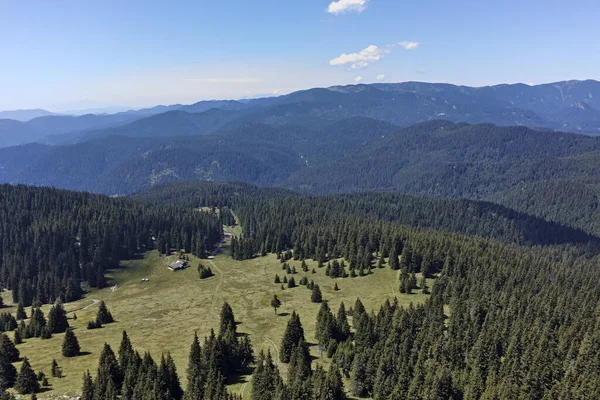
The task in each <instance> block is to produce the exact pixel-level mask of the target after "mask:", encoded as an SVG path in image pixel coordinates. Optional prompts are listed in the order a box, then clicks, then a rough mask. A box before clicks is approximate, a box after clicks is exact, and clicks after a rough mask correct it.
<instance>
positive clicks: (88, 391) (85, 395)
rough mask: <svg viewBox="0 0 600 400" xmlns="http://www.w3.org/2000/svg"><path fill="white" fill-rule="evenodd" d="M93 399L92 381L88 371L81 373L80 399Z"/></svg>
mask: <svg viewBox="0 0 600 400" xmlns="http://www.w3.org/2000/svg"><path fill="white" fill-rule="evenodd" d="M93 399H94V381H93V380H92V375H90V371H86V372H84V373H83V385H82V388H81V400H93Z"/></svg>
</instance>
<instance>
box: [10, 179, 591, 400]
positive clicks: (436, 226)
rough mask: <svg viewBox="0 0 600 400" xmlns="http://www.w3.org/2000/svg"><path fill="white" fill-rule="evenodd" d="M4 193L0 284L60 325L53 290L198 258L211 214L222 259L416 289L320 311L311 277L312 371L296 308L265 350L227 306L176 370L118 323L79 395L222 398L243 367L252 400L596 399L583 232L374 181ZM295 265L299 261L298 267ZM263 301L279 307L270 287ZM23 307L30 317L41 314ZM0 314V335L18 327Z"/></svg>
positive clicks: (71, 292) (64, 296) (587, 239)
mask: <svg viewBox="0 0 600 400" xmlns="http://www.w3.org/2000/svg"><path fill="white" fill-rule="evenodd" d="M1 189H2V191H1V195H2V205H3V207H2V213H3V214H2V219H1V221H2V236H3V247H2V269H1V272H2V275H1V276H2V284H3V285H4V286H5V287H8V288H10V289H12V290H13V293H16V294H15V295H14V299H13V300H14V302H20V303H21V304H22V305H29V304H32V303H35V302H37V303H47V302H54V301H57V300H58V302H57V305H56V306H55V307H54V308H53V311H52V313H53V314H52V315H53V317H52V318H53V323H52V327H53V328H52V329H53V332H57V331H63V332H64V331H66V332H67V336H69V335H72V332H71V330H70V328H69V327H68V323H66V325H65V322H66V320H64V319H63V318H62V317H60V316H62V315H63V313H64V311H61V307H62V306H61V302H62V301H66V302H68V301H71V300H74V299H77V298H78V297H80V296H82V295H83V294H84V293H83V289H82V285H81V283H82V282H89V284H90V285H92V286H101V285H102V284H104V282H105V281H104V279H103V276H104V275H103V273H104V272H105V271H106V270H107V269H109V268H112V267H114V266H115V265H117V264H118V262H119V261H120V260H123V259H127V258H130V257H132V256H134V255H135V254H136V253H140V252H144V251H146V250H150V249H158V250H159V251H160V252H162V253H167V252H171V251H179V250H182V251H184V252H188V253H193V254H196V255H198V256H205V255H208V251H209V250H210V249H211V248H212V247H213V246H214V245H215V244H216V243H217V242H219V241H220V240H221V238H222V235H223V233H222V225H223V224H226V225H229V224H235V223H238V222H239V224H240V225H241V226H242V228H243V231H242V234H241V235H238V236H236V237H233V238H232V239H231V256H232V257H233V258H234V259H237V260H245V259H252V258H258V257H261V256H262V255H265V254H268V253H276V254H277V257H278V258H279V259H280V260H281V263H282V265H283V269H284V270H286V271H287V272H288V274H290V273H291V274H292V275H293V273H294V272H293V271H292V270H291V267H290V265H289V264H288V262H291V261H298V262H299V263H300V262H302V261H304V260H314V261H316V262H318V264H319V266H322V267H324V268H325V270H326V274H327V275H328V276H330V277H331V278H337V279H342V280H341V281H338V282H341V284H340V285H341V286H342V287H343V282H344V281H343V280H344V279H364V278H363V277H365V276H368V275H370V274H377V271H378V270H379V269H382V268H387V269H392V270H396V271H398V276H399V281H398V284H397V293H403V294H410V293H411V292H412V291H414V290H415V289H417V288H419V289H423V291H424V292H425V290H427V291H428V293H430V295H429V297H428V299H427V300H426V301H425V303H424V304H419V305H410V306H408V307H406V306H400V305H399V304H398V303H397V302H396V301H388V300H384V299H382V305H381V306H380V308H378V309H376V310H368V309H366V308H365V307H364V306H363V304H362V302H361V300H360V298H359V299H356V302H355V303H354V304H345V305H344V304H343V303H342V305H340V307H339V309H331V308H330V307H329V305H328V302H327V301H323V298H322V294H321V291H320V289H319V287H318V285H314V284H313V285H312V295H311V296H310V300H312V301H313V302H314V303H318V304H320V306H319V307H320V309H319V311H318V313H317V314H316V315H314V316H313V318H314V320H315V322H316V333H315V338H316V340H317V342H318V343H316V344H314V345H316V346H318V349H319V351H321V352H322V354H323V356H324V357H327V359H328V360H330V362H329V365H330V366H329V367H328V368H326V369H324V368H323V367H322V364H321V363H315V362H314V361H313V359H312V358H311V354H310V350H309V346H310V344H309V343H308V342H307V338H306V337H305V334H304V329H303V321H301V320H300V317H299V316H298V315H297V314H295V313H292V315H291V317H290V318H289V320H288V323H287V327H286V331H285V334H284V336H283V337H281V338H276V339H277V340H278V341H279V340H280V341H281V346H280V348H279V349H280V350H279V353H278V354H272V353H271V352H270V351H269V352H265V351H256V349H255V348H253V345H252V343H251V338H249V337H248V336H245V335H243V334H239V333H238V332H237V328H236V325H237V322H236V320H235V317H234V310H232V308H231V307H230V306H229V304H227V303H225V304H224V305H223V307H222V309H221V318H220V326H218V327H214V330H213V331H212V333H211V334H210V335H209V336H208V337H206V338H205V339H204V340H201V339H200V338H198V337H197V336H196V337H194V338H190V340H192V342H191V347H190V352H189V362H188V367H187V369H186V371H176V368H175V365H174V362H173V360H172V358H171V356H170V355H169V354H164V355H163V356H162V358H161V360H160V362H157V361H155V360H154V359H153V358H152V355H150V354H149V353H146V354H144V355H141V354H139V353H138V352H136V350H135V348H134V347H133V345H132V343H131V341H130V340H129V339H128V337H127V334H126V333H123V341H122V343H121V346H120V348H119V349H118V351H115V350H113V349H111V348H110V346H108V345H106V346H105V347H104V349H103V350H102V351H101V353H100V357H99V367H98V370H97V371H90V372H87V373H86V374H85V375H84V376H83V380H82V398H83V399H98V398H103V399H117V398H123V399H138V398H152V399H181V398H185V399H236V398H237V397H236V395H235V394H232V393H230V392H229V391H228V389H227V383H228V382H230V381H231V380H232V379H235V377H236V376H239V375H240V374H252V394H251V396H252V398H253V399H257V400H258V399H261V400H263V399H265V400H267V399H289V400H300V399H315V400H316V399H332V400H333V399H345V398H348V397H356V398H363V397H368V398H373V399H513V398H523V399H525V398H527V399H538V398H548V399H564V398H597V397H600V389H598V388H599V387H600V386H598V385H597V382H599V381H600V369H598V367H597V360H598V359H599V358H600V322H598V321H600V316H599V314H598V313H599V310H600V291H598V289H597V282H599V281H600V269H599V268H598V266H599V262H600V258H599V256H598V254H599V253H598V238H597V237H595V236H593V235H591V234H588V233H585V232H583V231H580V230H577V229H574V228H571V227H568V226H564V225H560V224H558V223H549V222H548V221H545V220H543V219H541V218H536V217H531V216H529V215H526V214H522V213H519V212H516V211H513V210H511V209H508V208H504V207H502V206H498V205H492V204H489V203H481V202H475V201H463V200H443V199H428V198H421V197H412V196H405V195H397V194H389V193H384V194H380V193H367V194H353V195H345V196H344V195H336V196H305V195H298V194H295V193H292V192H288V191H285V190H281V189H268V188H258V187H254V186H250V185H246V184H229V183H224V184H213V183H181V184H170V185H166V186H161V187H157V188H155V189H153V190H150V191H147V192H143V193H140V194H138V195H136V196H133V198H118V199H115V198H109V197H104V196H98V195H90V194H85V193H76V192H68V191H60V190H55V189H48V188H30V187H24V186H7V185H5V186H2V188H1ZM184 194H185V195H184ZM198 207H205V210H207V211H199V210H198ZM216 209H219V210H220V211H219V212H218V213H217V212H216V211H211V210H216ZM340 259H341V261H340ZM294 268H295V267H294ZM301 269H302V270H303V272H308V267H307V266H306V263H302V266H301ZM417 276H421V277H423V279H422V281H418V280H417ZM278 278H279V276H277V277H276V279H275V281H276V282H277V280H278ZM425 278H428V279H430V280H433V284H432V285H431V287H425V286H426V285H427V282H426V280H425ZM291 279H294V278H293V277H292V278H290V280H288V281H287V282H286V281H285V280H284V283H287V287H288V288H292V287H293V286H292V285H291V284H290V282H291ZM300 285H307V286H309V285H311V284H309V283H308V282H307V281H301V282H300ZM294 286H295V283H294ZM336 290H338V285H337V282H336ZM307 301H309V299H308V298H307ZM269 305H270V307H272V308H273V309H274V310H275V314H276V315H277V308H278V307H280V306H281V301H280V300H279V299H278V298H277V296H271V297H270V298H269ZM36 310H37V309H36ZM36 310H34V315H32V318H31V321H36V320H37V319H40V318H42V319H43V318H44V316H43V314H41V312H39V313H38V311H36ZM4 319H5V321H4V330H7V331H10V330H14V329H17V330H20V328H18V324H17V322H16V320H14V319H12V318H11V317H5V318H4ZM111 320H112V316H111ZM104 323H106V321H105V322H104ZM30 326H31V323H30ZM34 326H35V325H34ZM24 332H26V331H24ZM40 334H41V335H43V334H44V331H43V330H42V331H41V333H40ZM69 337H71V336H69ZM63 346H64V347H63V352H64V354H67V356H71V355H74V356H76V355H77V353H78V351H79V345H78V344H77V343H76V339H73V338H71V339H70V341H68V340H67V339H65V344H64V345H63ZM6 349H7V350H2V352H1V354H2V357H0V358H1V359H3V360H5V361H3V362H4V364H2V363H0V364H1V365H2V366H3V368H6V370H7V371H9V372H10V376H13V377H18V376H23V377H25V376H27V374H29V372H28V371H25V372H22V373H20V374H16V372H15V374H13V372H14V371H12V370H11V369H10V367H8V364H10V362H8V364H7V360H9V359H8V354H12V356H11V357H13V359H14V357H15V354H14V351H13V350H11V349H12V347H11V346H8V345H7V347H6ZM154 356H156V355H154ZM17 357H18V355H17ZM279 362H281V363H282V364H284V365H285V368H284V370H285V372H284V371H283V370H281V368H280V367H278V364H279ZM5 364H6V365H5ZM24 368H25V367H24ZM32 373H33V372H32ZM183 374H185V382H186V384H185V385H183V384H182V383H181V382H182V377H183V376H184V375H183ZM23 379H25V378H23ZM14 385H17V386H16V387H19V386H18V382H17V381H16V380H15V379H13V378H10V379H9V380H8V381H6V383H4V386H5V387H12V386H14ZM21 385H25V383H21ZM24 390H25V389H24ZM27 390H29V389H27ZM31 390H32V391H36V389H35V388H33V389H31Z"/></svg>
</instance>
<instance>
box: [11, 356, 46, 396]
mask: <svg viewBox="0 0 600 400" xmlns="http://www.w3.org/2000/svg"><path fill="white" fill-rule="evenodd" d="M15 389H16V390H17V392H19V393H20V394H32V393H37V392H39V391H40V383H39V382H38V380H37V376H36V375H35V372H34V371H33V369H32V368H31V364H30V363H29V360H28V359H27V358H24V359H23V363H22V364H21V369H20V370H19V375H18V376H17V380H16V382H15Z"/></svg>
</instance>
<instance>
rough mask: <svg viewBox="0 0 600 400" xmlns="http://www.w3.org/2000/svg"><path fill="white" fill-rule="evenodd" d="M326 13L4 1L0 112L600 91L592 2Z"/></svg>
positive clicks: (311, 5)
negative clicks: (379, 89) (582, 84)
mask: <svg viewBox="0 0 600 400" xmlns="http://www.w3.org/2000/svg"><path fill="white" fill-rule="evenodd" d="M330 3H332V1H331V0H228V1H224V0H221V1H214V0H212V1H207V0H192V1H176V0H173V1H168V2H167V1H152V0H145V1H137V0H127V1H122V0H120V1H113V0H103V1H91V0H90V1H81V0H77V1H71V0H58V1H35V0H27V1H19V0H0V54H1V57H0V94H1V95H0V110H2V109H16V108H34V107H42V108H47V109H51V110H53V111H61V110H68V109H80V108H90V107H94V108H95V107H102V106H108V105H122V106H131V107H143V106H150V105H154V104H172V103H192V102H195V101H198V100H203V99H217V98H240V97H246V96H255V95H266V94H280V93H287V92H290V91H293V90H297V89H305V88H309V87H316V86H330V85H336V84H352V83H355V82H358V81H360V82H362V83H370V82H376V81H377V79H378V78H379V80H381V81H384V82H399V81H408V80H418V81H427V82H450V83H456V84H465V85H474V86H481V85H488V84H496V83H504V82H508V83H511V82H525V83H545V82H552V81H558V80H566V79H598V80H600V24H599V23H598V21H600V3H598V1H597V0H571V1H564V0H561V1H558V0H545V1H542V0H520V1H516V0H503V1H495V0H478V1H475V0H454V1H448V0H420V1H404V0H368V1H366V0H339V1H338V2H334V3H335V4H333V5H331V6H330ZM329 11H335V12H329ZM365 49H367V50H366V51H365ZM335 60H337V61H335ZM332 64H333V65H332Z"/></svg>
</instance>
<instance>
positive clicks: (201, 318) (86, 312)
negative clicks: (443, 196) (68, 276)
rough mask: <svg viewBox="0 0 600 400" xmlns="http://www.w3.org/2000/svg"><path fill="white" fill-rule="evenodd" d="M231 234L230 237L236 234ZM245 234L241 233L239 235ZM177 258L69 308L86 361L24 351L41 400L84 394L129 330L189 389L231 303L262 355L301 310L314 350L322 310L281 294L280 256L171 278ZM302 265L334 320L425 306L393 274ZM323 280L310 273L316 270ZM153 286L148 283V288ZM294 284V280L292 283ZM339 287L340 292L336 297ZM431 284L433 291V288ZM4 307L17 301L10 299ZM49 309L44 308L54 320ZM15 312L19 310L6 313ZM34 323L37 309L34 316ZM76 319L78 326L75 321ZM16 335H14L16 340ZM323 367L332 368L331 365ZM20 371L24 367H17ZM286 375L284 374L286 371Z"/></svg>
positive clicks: (139, 264)
mask: <svg viewBox="0 0 600 400" xmlns="http://www.w3.org/2000/svg"><path fill="white" fill-rule="evenodd" d="M230 231H231V230H230ZM235 233H238V232H235ZM175 259H176V257H175V256H169V257H164V256H160V255H159V254H158V252H156V251H152V252H149V253H147V254H145V255H144V256H143V257H142V258H140V259H136V260H128V261H125V262H123V263H122V269H119V270H115V271H111V273H110V274H109V275H108V276H109V287H107V288H105V289H102V290H94V291H91V292H90V293H88V294H87V296H86V297H85V298H84V299H82V300H79V301H77V302H73V303H68V304H66V305H65V308H66V310H67V311H68V312H69V317H70V318H71V319H69V323H70V324H71V326H73V327H74V328H75V334H76V336H77V338H78V339H79V343H80V345H81V350H82V352H84V355H81V356H78V357H74V358H65V357H63V356H62V354H61V345H62V341H63V336H64V334H57V335H54V336H53V337H52V338H51V339H48V340H42V339H39V338H33V339H27V340H25V342H24V343H23V344H21V345H19V346H17V347H18V349H19V351H20V352H21V356H22V357H27V358H28V359H29V360H30V362H31V364H32V366H33V368H34V369H35V371H36V372H37V371H43V372H44V373H46V375H47V376H48V377H49V380H50V383H51V385H52V386H51V388H50V390H48V391H46V392H44V393H41V394H40V395H39V396H38V398H57V397H60V396H63V395H67V396H72V395H75V394H77V393H78V392H79V391H80V389H81V378H82V375H83V373H84V371H86V370H88V369H89V370H90V371H91V372H92V375H95V373H96V367H97V363H98V357H99V352H100V350H101V349H102V346H103V344H104V343H105V342H106V343H108V344H110V345H111V346H112V348H113V350H114V351H115V353H116V352H117V350H118V347H119V343H120V340H121V334H122V331H123V330H126V331H127V333H128V335H129V337H130V338H131V340H132V342H133V345H134V347H135V348H136V349H137V350H138V351H139V352H140V353H143V352H146V351H148V352H150V353H151V354H152V356H153V357H154V359H155V360H156V361H157V362H158V361H159V360H160V356H161V353H166V352H171V354H172V356H173V358H174V360H175V362H176V365H177V369H178V372H179V375H180V378H181V380H182V385H184V388H185V371H186V365H187V356H188V351H189V347H190V344H191V342H192V339H193V335H194V331H197V332H198V335H199V336H200V338H201V341H202V339H203V337H204V336H206V335H208V334H209V333H210V330H211V328H215V329H218V324H219V313H220V310H221V306H222V304H223V302H224V301H227V302H229V304H230V305H231V307H232V308H233V311H234V313H235V317H236V320H237V321H239V322H240V325H239V326H238V331H240V332H243V333H247V334H249V335H250V339H251V341H252V344H253V346H254V349H255V353H258V352H259V351H260V349H264V350H267V349H270V350H271V352H273V353H277V352H278V348H279V345H280V343H281V338H282V336H283V332H284V330H285V326H286V322H287V319H288V318H289V316H288V315H289V313H291V312H292V310H295V311H296V312H298V313H299V314H300V319H301V321H302V324H303V326H304V329H305V332H306V339H307V341H309V342H312V343H315V342H316V341H315V339H314V333H315V322H316V315H317V312H318V310H319V307H320V304H315V303H312V302H311V301H310V296H311V291H310V290H308V289H307V288H306V287H305V286H298V287H296V288H293V289H288V288H287V287H286V288H285V290H282V289H281V285H280V284H274V283H273V280H274V278H275V274H279V276H280V277H281V279H283V276H285V271H284V270H282V269H281V263H280V261H279V260H277V258H276V256H275V255H273V254H271V255H267V256H266V257H260V258H256V259H252V260H246V261H235V260H233V259H232V258H231V257H230V256H229V245H228V243H225V245H224V246H223V247H222V248H221V251H220V252H219V254H217V255H216V257H215V258H214V260H202V261H201V260H199V259H196V258H193V257H190V260H191V262H190V263H191V268H188V269H186V270H184V271H178V272H172V271H171V270H169V269H168V268H167V265H168V264H169V263H170V262H172V261H174V260H175ZM199 262H202V263H203V264H205V265H208V266H210V267H211V269H212V271H213V273H214V274H215V276H213V277H211V278H208V279H205V280H200V279H199V276H198V272H197V270H196V267H197V265H198V263H199ZM300 263H301V262H300V261H293V260H292V261H290V262H289V264H290V265H291V266H295V267H296V270H297V271H298V273H297V274H296V275H295V276H294V279H295V280H296V283H298V282H299V281H300V279H301V278H302V276H304V275H307V277H308V279H309V281H310V280H311V279H312V280H314V282H315V283H317V284H319V286H320V287H321V291H322V293H323V298H324V300H327V301H329V305H330V307H331V309H332V310H333V311H334V313H335V312H336V311H337V308H338V306H339V304H340V303H341V302H344V303H345V304H346V308H347V309H348V308H350V307H352V306H353V305H354V301H355V300H356V298H357V297H360V299H361V300H362V301H363V303H364V305H365V307H366V308H367V310H377V309H378V308H379V306H380V305H381V304H382V303H383V302H384V301H385V300H386V299H390V300H393V298H394V297H397V298H398V300H399V302H400V304H403V305H408V304H410V303H411V302H413V303H419V302H423V301H424V300H425V298H426V295H424V294H421V293H419V291H416V293H415V294H412V295H405V294H400V293H399V290H398V272H397V271H392V270H390V269H389V268H382V269H377V268H374V269H373V274H371V275H369V276H364V277H356V278H344V279H342V278H339V279H335V280H334V279H331V278H329V277H328V276H326V275H325V268H317V263H316V262H314V261H312V260H308V261H307V263H308V266H309V272H308V273H304V272H302V269H301V268H300ZM313 268H314V269H315V270H316V273H315V274H313V273H311V270H312V269H313ZM142 278H148V279H149V281H148V282H142ZM288 278H289V276H288ZM336 281H337V283H338V286H339V289H340V290H339V291H334V290H333V288H334V285H335V282H336ZM431 283H432V282H430V286H431ZM273 294H277V295H278V296H279V298H280V299H281V301H282V306H281V308H280V309H279V310H278V314H277V315H276V314H275V313H274V310H273V308H271V306H270V302H271V298H272V297H273ZM3 297H4V299H5V300H7V303H8V300H9V299H10V294H9V293H7V292H5V293H4V296H3ZM99 300H104V301H105V302H106V304H107V306H108V309H109V310H110V311H111V313H112V314H113V316H114V318H115V320H116V322H115V323H113V324H109V325H106V326H104V327H103V328H102V329H96V330H87V329H86V325H87V322H88V321H90V320H92V319H94V318H95V315H96V311H97V304H98V302H99ZM48 309H49V306H44V307H43V311H44V313H45V314H47V312H48ZM7 310H8V311H10V312H13V313H14V312H15V311H16V310H15V309H14V306H13V307H10V308H8V309H4V310H2V311H3V312H5V311H7ZM27 313H28V315H29V313H30V309H27ZM73 313H76V315H77V320H73V319H72V317H73ZM11 335H12V334H11ZM311 352H312V353H313V355H314V356H315V357H320V354H319V352H318V349H317V348H316V346H312V347H311ZM52 359H56V360H57V362H58V364H59V366H60V367H62V369H63V374H64V377H63V378H62V379H57V378H51V377H50V365H51V363H52ZM317 362H325V363H326V362H327V360H326V359H323V360H317ZM16 366H17V369H18V368H19V365H16ZM280 368H281V369H282V371H284V372H285V366H284V365H281V364H280ZM249 381H250V377H242V378H241V379H240V380H239V382H237V383H235V384H232V385H231V387H230V389H231V390H232V391H234V392H237V393H240V394H242V395H243V397H244V399H246V398H250V384H249Z"/></svg>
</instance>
